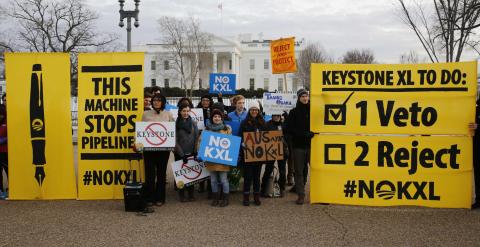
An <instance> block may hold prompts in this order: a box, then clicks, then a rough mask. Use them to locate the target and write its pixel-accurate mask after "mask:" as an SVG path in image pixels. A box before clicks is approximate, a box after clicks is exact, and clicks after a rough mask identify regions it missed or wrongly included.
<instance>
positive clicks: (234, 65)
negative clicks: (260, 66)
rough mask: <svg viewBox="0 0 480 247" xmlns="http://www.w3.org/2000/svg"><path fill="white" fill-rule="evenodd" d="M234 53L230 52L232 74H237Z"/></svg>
mask: <svg viewBox="0 0 480 247" xmlns="http://www.w3.org/2000/svg"><path fill="white" fill-rule="evenodd" d="M236 60H237V59H236V56H235V52H232V74H236V72H237V61H236Z"/></svg>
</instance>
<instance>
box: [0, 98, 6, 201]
mask: <svg viewBox="0 0 480 247" xmlns="http://www.w3.org/2000/svg"><path fill="white" fill-rule="evenodd" d="M6 98H7V97H6V95H5V94H3V96H2V101H3V104H2V105H1V106H0V199H5V198H7V197H8V193H7V190H6V188H4V187H3V171H5V174H6V175H7V179H8V146H7V111H6V103H7V99H6Z"/></svg>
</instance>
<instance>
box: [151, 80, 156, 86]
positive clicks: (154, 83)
mask: <svg viewBox="0 0 480 247" xmlns="http://www.w3.org/2000/svg"><path fill="white" fill-rule="evenodd" d="M156 85H157V80H156V79H152V87H155V86H156Z"/></svg>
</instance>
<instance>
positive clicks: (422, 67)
mask: <svg viewBox="0 0 480 247" xmlns="http://www.w3.org/2000/svg"><path fill="white" fill-rule="evenodd" d="M476 76H477V65H476V62H462V63H443V64H442V63H437V64H415V65H385V64H374V65H364V64H360V65H337V64H336V65H331V64H312V82H311V88H312V92H311V102H312V105H317V106H321V107H318V108H312V109H314V110H313V111H312V119H316V120H321V121H316V122H315V124H312V129H313V131H316V132H332V133H369V134H374V133H383V134H462V135H468V134H469V129H468V123H470V122H473V121H474V117H475V96H476V93H477V79H476ZM460 109H461V110H460ZM452 119H455V121H452Z"/></svg>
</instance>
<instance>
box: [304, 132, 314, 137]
mask: <svg viewBox="0 0 480 247" xmlns="http://www.w3.org/2000/svg"><path fill="white" fill-rule="evenodd" d="M314 135H315V133H313V132H311V131H307V132H305V136H306V137H307V138H313V136H314Z"/></svg>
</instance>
